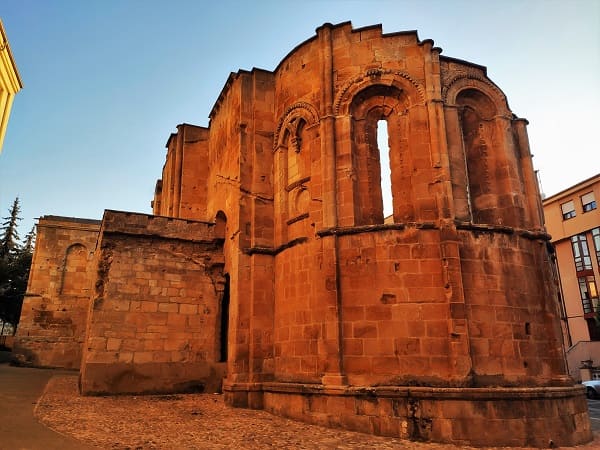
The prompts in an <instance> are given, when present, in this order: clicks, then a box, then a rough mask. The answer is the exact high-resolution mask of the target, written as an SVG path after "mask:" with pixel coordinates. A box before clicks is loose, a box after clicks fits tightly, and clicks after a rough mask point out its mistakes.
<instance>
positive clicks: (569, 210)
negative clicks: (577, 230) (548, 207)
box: [560, 200, 575, 220]
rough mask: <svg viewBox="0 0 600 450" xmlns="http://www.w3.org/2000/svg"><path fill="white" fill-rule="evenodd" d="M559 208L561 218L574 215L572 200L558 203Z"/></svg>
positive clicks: (569, 217)
mask: <svg viewBox="0 0 600 450" xmlns="http://www.w3.org/2000/svg"><path fill="white" fill-rule="evenodd" d="M560 209H561V210H562V216H563V220H568V219H571V218H573V217H575V204H574V203H573V200H571V201H568V202H567V203H563V204H562V205H560Z"/></svg>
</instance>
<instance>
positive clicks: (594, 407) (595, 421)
mask: <svg viewBox="0 0 600 450" xmlns="http://www.w3.org/2000/svg"><path fill="white" fill-rule="evenodd" d="M588 410H589V412H590V422H591V423H592V431H600V400H596V399H593V400H590V399H588Z"/></svg>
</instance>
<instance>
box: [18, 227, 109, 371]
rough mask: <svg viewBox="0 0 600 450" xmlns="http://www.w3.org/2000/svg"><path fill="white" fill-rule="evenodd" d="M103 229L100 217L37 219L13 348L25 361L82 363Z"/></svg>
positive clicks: (64, 364) (74, 366)
mask: <svg viewBox="0 0 600 450" xmlns="http://www.w3.org/2000/svg"><path fill="white" fill-rule="evenodd" d="M99 229H100V221H97V220H86V219H74V218H71V217H58V216H44V217H41V218H40V219H39V221H38V224H37V239H36V246H35V252H34V255H33V260H32V265H31V272H30V276H29V284H28V286H27V295H26V296H25V299H24V301H23V309H22V310H21V320H20V323H19V327H18V329H17V335H16V337H15V342H14V348H13V353H14V354H15V355H17V357H18V359H19V360H20V361H21V362H22V363H25V364H32V365H36V366H45V367H64V368H68V369H78V368H79V366H80V363H81V349H82V342H83V339H84V336H85V328H86V323H87V312H88V304H89V295H90V288H91V276H90V274H91V272H92V258H93V254H94V248H95V245H96V238H97V237H98V230H99Z"/></svg>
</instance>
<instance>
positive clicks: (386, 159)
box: [377, 120, 394, 223]
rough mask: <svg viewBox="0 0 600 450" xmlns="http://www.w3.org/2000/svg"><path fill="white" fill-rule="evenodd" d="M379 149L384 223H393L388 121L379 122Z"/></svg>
mask: <svg viewBox="0 0 600 450" xmlns="http://www.w3.org/2000/svg"><path fill="white" fill-rule="evenodd" d="M377 147H378V148H379V164H380V166H381V195H382V197H383V218H384V222H385V223H388V222H393V221H394V218H393V214H394V205H393V201H392V169H391V167H390V145H389V138H388V123H387V120H379V121H377Z"/></svg>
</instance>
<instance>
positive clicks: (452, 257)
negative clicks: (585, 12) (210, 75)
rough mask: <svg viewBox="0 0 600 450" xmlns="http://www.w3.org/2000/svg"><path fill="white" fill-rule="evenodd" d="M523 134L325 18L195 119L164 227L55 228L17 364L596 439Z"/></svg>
mask: <svg viewBox="0 0 600 450" xmlns="http://www.w3.org/2000/svg"><path fill="white" fill-rule="evenodd" d="M526 125H527V121H526V120H524V119H520V118H518V117H517V116H515V115H514V114H513V113H512V112H511V110H510V109H509V107H508V103H507V100H506V98H505V96H504V94H503V93H502V91H501V90H500V89H499V88H498V87H497V86H496V85H495V84H494V83H493V82H492V81H491V80H490V79H489V78H488V77H487V74H486V68H485V67H482V66H479V65H476V64H473V63H469V62H465V61H462V60H458V59H454V58H450V57H446V56H441V49H440V48H437V47H434V45H433V41H431V40H424V41H420V40H419V38H418V36H417V33H416V32H414V31H408V32H399V33H391V34H382V29H381V26H371V27H366V28H361V29H353V28H352V26H351V24H350V23H342V24H339V25H331V24H325V25H323V26H321V27H319V28H318V29H317V30H316V35H315V36H313V37H311V38H310V39H308V40H307V41H305V42H303V43H302V44H300V45H298V46H297V47H296V48H294V49H293V50H292V51H291V52H290V53H289V54H288V55H287V56H286V57H285V58H284V59H283V60H282V61H281V63H280V64H279V65H278V66H277V67H276V68H275V70H274V71H268V70H261V69H252V70H251V71H244V70H240V71H238V72H237V73H232V74H231V75H230V76H229V78H228V79H227V82H226V83H225V86H224V87H223V89H222V91H221V93H220V94H219V96H218V98H217V101H216V103H215V105H214V107H213V109H212V111H211V113H210V122H209V126H208V127H201V126H195V125H189V124H182V125H179V126H178V127H177V132H176V133H174V134H172V135H171V136H170V138H169V139H168V142H167V156H166V162H165V165H164V167H163V171H162V177H161V179H160V180H158V182H157V183H156V188H155V194H154V199H153V201H152V208H153V211H152V212H153V214H151V215H150V214H139V213H130V212H117V211H110V210H107V211H106V212H105V213H104V217H103V219H102V221H89V220H81V219H73V218H64V217H55V216H45V217H42V218H41V219H40V220H39V224H38V233H39V234H38V235H39V238H38V244H37V246H36V250H35V255H34V260H33V267H32V272H31V277H30V281H29V287H28V294H27V297H26V299H25V302H24V306H23V312H22V318H21V324H20V327H19V330H18V333H17V340H16V344H15V353H16V354H18V355H19V358H21V360H23V361H24V362H29V363H31V364H34V365H37V366H52V367H68V368H78V369H79V370H80V386H81V391H82V393H84V394H112V393H150V392H152V393H156V392H164V393H166V392H189V391H198V390H202V389H204V390H205V391H207V392H210V391H215V390H219V389H221V388H222V391H223V393H224V395H225V401H226V402H227V403H228V404H230V405H232V406H238V407H248V408H261V409H265V410H267V411H270V412H273V413H275V414H279V415H283V416H286V417H291V418H295V419H299V420H303V421H306V422H311V423H315V424H320V425H326V426H333V427H343V428H347V429H351V430H357V431H362V432H367V433H375V434H379V435H385V436H398V437H402V438H407V439H418V440H430V441H437V442H452V443H458V444H469V445H506V446H524V445H531V446H547V445H548V444H549V442H550V441H553V442H554V443H555V444H556V445H577V444H580V443H583V442H587V441H589V440H590V439H591V431H590V425H589V419H588V413H587V404H586V401H585V397H584V392H583V390H582V388H581V387H580V386H574V385H573V382H572V380H571V379H570V378H569V377H568V376H567V375H566V374H567V370H566V367H565V359H564V354H563V350H562V346H561V331H560V326H559V318H558V309H557V303H556V298H557V295H556V290H555V281H554V275H553V273H552V267H551V263H550V258H549V254H548V241H549V236H548V235H547V234H546V232H545V229H544V223H543V217H542V212H541V211H542V208H541V201H540V196H539V192H538V188H537V184H536V180H535V176H534V172H533V167H532V160H531V153H530V150H529V144H528V137H527V132H526ZM383 127H386V128H387V132H388V146H389V148H388V149H385V148H379V147H380V145H378V143H377V138H378V136H380V133H382V132H383V131H382V128H383ZM388 155H389V166H388V165H387V163H386V160H387V156H388ZM382 179H384V180H388V181H389V183H388V184H387V185H384V187H383V188H382ZM385 186H388V187H387V188H386V187H385ZM390 186H391V187H390ZM385 199H391V208H390V211H389V212H387V211H386V210H385V209H384V203H385V201H386V200H385ZM221 386H222V387H221ZM507 431H509V432H507Z"/></svg>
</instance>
